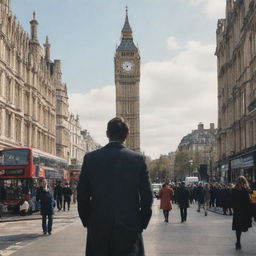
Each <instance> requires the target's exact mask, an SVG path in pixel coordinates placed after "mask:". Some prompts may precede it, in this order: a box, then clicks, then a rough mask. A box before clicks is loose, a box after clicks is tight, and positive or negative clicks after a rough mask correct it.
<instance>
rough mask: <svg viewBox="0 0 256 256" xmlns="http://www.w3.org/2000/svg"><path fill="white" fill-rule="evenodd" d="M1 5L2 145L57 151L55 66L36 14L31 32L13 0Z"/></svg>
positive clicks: (0, 103) (0, 119)
mask: <svg viewBox="0 0 256 256" xmlns="http://www.w3.org/2000/svg"><path fill="white" fill-rule="evenodd" d="M0 7H1V8H0V10H1V13H0V15H1V16H0V148H3V147H11V146H29V147H34V148H38V149H41V150H43V151H46V152H49V153H52V154H55V153H56V152H55V148H56V146H55V144H56V131H55V128H56V103H55V101H56V97H55V94H56V90H55V70H54V64H53V63H51V62H50V56H49V55H47V54H46V52H47V51H48V49H47V47H42V46H41V45H40V43H39V41H38V38H37V29H38V22H37V20H36V15H35V13H34V14H33V19H32V20H31V22H30V25H31V34H30V36H29V35H28V33H27V32H25V31H24V30H23V28H22V27H21V25H20V24H19V23H18V21H17V19H16V17H15V16H14V15H13V14H12V13H11V10H10V3H9V1H8V0H1V1H0ZM48 53H49V52H48Z"/></svg>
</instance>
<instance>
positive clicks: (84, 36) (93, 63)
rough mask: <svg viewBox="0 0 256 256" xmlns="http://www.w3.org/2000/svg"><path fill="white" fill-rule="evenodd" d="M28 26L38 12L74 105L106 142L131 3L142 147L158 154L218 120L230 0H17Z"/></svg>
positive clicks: (20, 16)
mask: <svg viewBox="0 0 256 256" xmlns="http://www.w3.org/2000/svg"><path fill="white" fill-rule="evenodd" d="M11 2H12V10H13V13H14V14H15V15H16V16H17V18H18V20H19V21H20V23H21V24H22V26H23V28H24V29H25V30H26V31H28V32H29V31H30V25H29V21H30V20H31V19H32V13H33V11H36V17H37V20H38V22H39V28H38V36H39V39H40V43H41V44H43V43H44V41H45V37H46V35H48V36H49V40H50V43H51V57H52V59H61V60H62V71H63V82H66V83H67V87H68V94H69V105H70V106H69V107H70V111H71V112H72V113H74V114H78V115H79V116H80V122H81V124H82V126H83V128H84V129H87V130H88V131H89V132H90V134H91V136H92V137H93V138H94V140H95V141H97V142H98V143H100V144H101V145H104V144H106V143H107V138H106V136H105V131H106V123H107V122H108V121H109V120H110V119H111V118H112V117H114V116H115V83H114V54H115V49H116V46H117V45H118V44H119V43H120V36H121V29H122V27H123V24H124V20H125V7H126V5H127V6H128V15H129V21H130V25H131V27H132V30H133V36H134V42H135V43H136V44H138V46H139V50H140V55H141V82H140V114H141V117H140V124H141V131H140V132H141V150H142V151H143V152H144V153H145V154H146V155H148V156H151V157H152V158H153V159H154V158H157V157H158V156H159V155H161V154H167V153H169V152H171V151H175V150H176V149H177V147H178V144H179V142H180V140H181V139H182V137H183V136H185V135H187V134H188V133H190V132H191V131H192V130H195V129H197V125H198V123H199V122H202V123H204V125H205V128H209V124H210V123H211V122H214V123H215V125H216V126H217V64H216V63H217V62H216V61H217V60H216V57H215V56H214V52H215V47H216V43H215V42H216V26H217V20H218V19H219V18H223V17H224V14H225V2H226V1H225V0H139V1H138V0H93V1H92V0H12V1H11Z"/></svg>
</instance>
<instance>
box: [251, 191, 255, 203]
mask: <svg viewBox="0 0 256 256" xmlns="http://www.w3.org/2000/svg"><path fill="white" fill-rule="evenodd" d="M250 200H251V203H252V204H256V190H253V191H252V193H251V194H250Z"/></svg>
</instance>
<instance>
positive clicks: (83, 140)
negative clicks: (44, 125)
mask: <svg viewBox="0 0 256 256" xmlns="http://www.w3.org/2000/svg"><path fill="white" fill-rule="evenodd" d="M68 125H69V131H70V141H69V143H70V144H69V147H68V148H69V165H71V166H72V168H73V169H79V168H80V169H81V166H82V163H83V158H84V155H85V154H86V153H88V152H90V151H93V150H96V149H98V148H100V145H99V144H97V143H96V142H95V141H94V140H93V138H92V137H91V136H90V134H89V132H88V131H87V130H84V129H83V128H82V126H81V124H80V120H79V116H78V115H76V116H75V115H74V114H70V115H69V119H68Z"/></svg>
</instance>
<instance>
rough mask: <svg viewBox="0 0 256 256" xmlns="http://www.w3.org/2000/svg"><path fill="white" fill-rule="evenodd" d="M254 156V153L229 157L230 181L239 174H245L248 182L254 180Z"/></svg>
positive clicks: (233, 180)
mask: <svg viewBox="0 0 256 256" xmlns="http://www.w3.org/2000/svg"><path fill="white" fill-rule="evenodd" d="M254 162H255V157H254V153H250V154H246V155H242V156H238V157H236V158H235V159H231V161H230V167H231V181H232V182H235V181H236V180H237V178H238V177H239V176H240V175H243V176H245V177H246V178H247V179H248V180H249V181H250V182H255V179H256V177H255V164H254Z"/></svg>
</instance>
